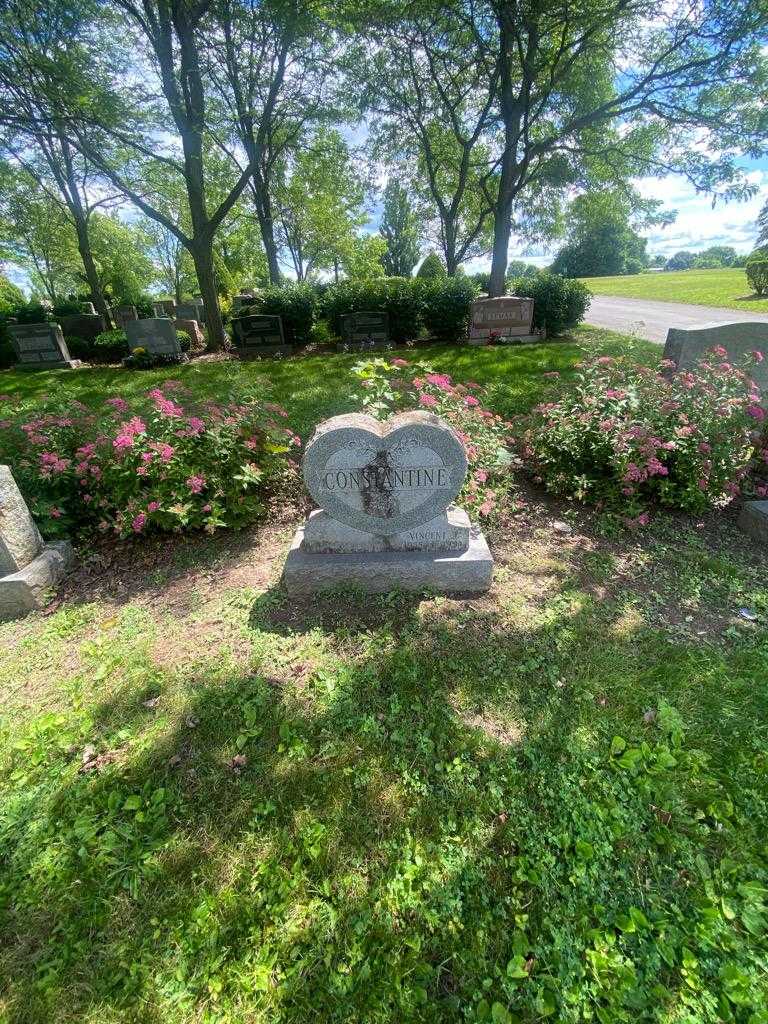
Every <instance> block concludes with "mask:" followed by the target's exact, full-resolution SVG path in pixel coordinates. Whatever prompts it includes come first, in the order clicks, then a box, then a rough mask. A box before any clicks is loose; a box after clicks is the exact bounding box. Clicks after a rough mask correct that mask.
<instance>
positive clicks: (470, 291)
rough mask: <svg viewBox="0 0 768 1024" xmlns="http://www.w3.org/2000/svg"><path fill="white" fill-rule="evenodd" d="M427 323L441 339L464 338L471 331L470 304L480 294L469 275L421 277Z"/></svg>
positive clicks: (420, 285) (448, 340) (450, 340)
mask: <svg viewBox="0 0 768 1024" xmlns="http://www.w3.org/2000/svg"><path fill="white" fill-rule="evenodd" d="M418 285H419V288H420V292H421V300H422V301H421V308H422V317H423V321H424V326H425V327H426V328H427V330H428V331H429V333H430V334H431V335H432V336H433V337H435V338H438V339H439V340H440V341H447V342H455V341H463V340H465V339H466V337H467V335H468V334H469V316H470V304H471V302H472V300H473V299H474V298H476V297H477V295H478V288H477V286H476V285H475V283H474V282H473V281H472V280H470V279H469V278H467V277H453V278H451V277H449V278H445V279H443V280H436V281H419V282H418Z"/></svg>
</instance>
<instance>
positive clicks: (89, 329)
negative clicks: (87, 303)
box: [59, 313, 107, 341]
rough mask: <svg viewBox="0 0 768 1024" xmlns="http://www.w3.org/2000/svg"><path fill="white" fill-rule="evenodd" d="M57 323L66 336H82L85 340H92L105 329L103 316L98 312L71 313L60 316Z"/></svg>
mask: <svg viewBox="0 0 768 1024" xmlns="http://www.w3.org/2000/svg"><path fill="white" fill-rule="evenodd" d="M59 323H60V325H61V329H62V331H63V332H64V334H65V335H66V336H67V337H68V338H83V339H84V340H85V341H93V339H94V338H95V337H97V335H99V334H101V332H102V331H105V330H106V329H107V324H106V321H105V320H104V317H103V316H99V314H98V313H72V314H70V315H68V316H62V317H60V318H59Z"/></svg>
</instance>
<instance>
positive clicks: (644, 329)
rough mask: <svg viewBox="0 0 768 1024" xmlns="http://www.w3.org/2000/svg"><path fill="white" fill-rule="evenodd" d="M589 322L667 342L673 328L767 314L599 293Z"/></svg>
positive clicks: (725, 321)
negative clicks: (669, 332) (669, 331)
mask: <svg viewBox="0 0 768 1024" xmlns="http://www.w3.org/2000/svg"><path fill="white" fill-rule="evenodd" d="M585 319H586V321H587V323H588V324H594V325H595V326H596V327H607V328H609V329H610V330H612V331H620V332H621V333H622V334H637V335H638V336H639V337H641V338H647V339H648V340H649V341H659V342H662V343H663V342H664V341H665V340H666V337H667V329H668V328H669V327H701V326H702V325H703V324H711V323H734V322H736V321H744V320H752V321H753V322H754V321H755V320H762V321H764V322H765V323H768V316H766V314H765V313H748V312H742V311H741V310H737V309H722V308H721V307H718V306H688V305H686V304H685V303H684V302H655V301H652V300H650V299H621V298H618V297H617V296H615V295H595V296H594V298H593V299H592V302H591V303H590V306H589V309H588V310H587V315H586V318H585Z"/></svg>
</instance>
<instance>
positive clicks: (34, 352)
mask: <svg viewBox="0 0 768 1024" xmlns="http://www.w3.org/2000/svg"><path fill="white" fill-rule="evenodd" d="M8 333H9V335H10V338H11V345H12V346H13V350H14V352H15V354H16V359H17V360H18V362H17V366H16V368H17V369H19V370H58V369H62V370H71V369H74V368H75V367H77V366H82V363H81V362H80V360H79V359H72V358H70V355H69V349H68V348H67V344H66V342H65V341H64V335H63V334H62V333H61V327H59V325H58V324H9V325H8Z"/></svg>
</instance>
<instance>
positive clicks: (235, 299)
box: [232, 292, 256, 313]
mask: <svg viewBox="0 0 768 1024" xmlns="http://www.w3.org/2000/svg"><path fill="white" fill-rule="evenodd" d="M255 298H256V296H255V295H254V294H253V292H241V293H240V294H239V295H233V296H232V312H233V313H237V312H238V310H241V309H242V308H243V306H250V305H252V303H253V300H254V299H255Z"/></svg>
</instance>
